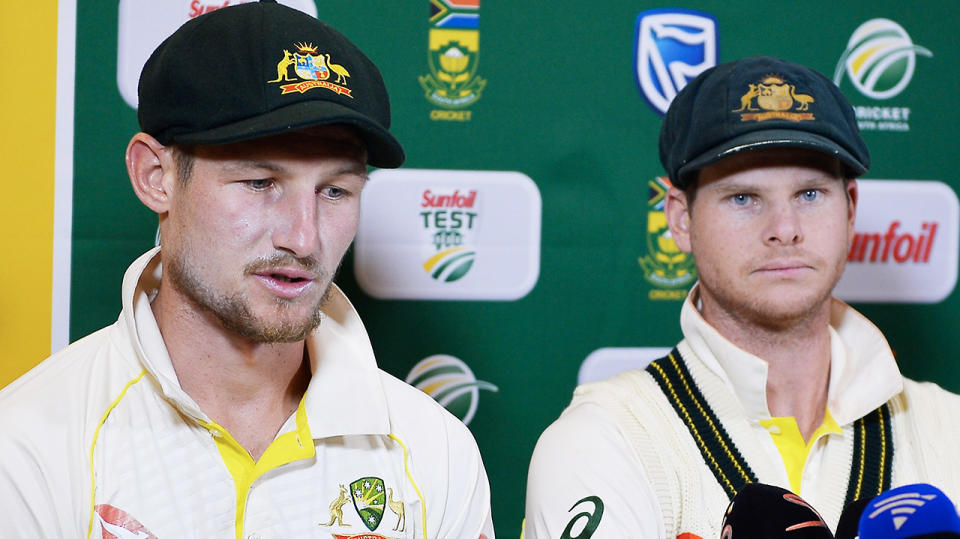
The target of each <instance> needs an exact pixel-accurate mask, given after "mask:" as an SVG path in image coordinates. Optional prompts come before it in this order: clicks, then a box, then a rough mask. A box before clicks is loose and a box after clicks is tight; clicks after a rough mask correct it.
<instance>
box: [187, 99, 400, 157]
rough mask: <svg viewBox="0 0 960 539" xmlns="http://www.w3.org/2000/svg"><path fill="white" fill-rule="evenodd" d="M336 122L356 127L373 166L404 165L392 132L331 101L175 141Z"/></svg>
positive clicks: (234, 138) (236, 138)
mask: <svg viewBox="0 0 960 539" xmlns="http://www.w3.org/2000/svg"><path fill="white" fill-rule="evenodd" d="M333 124H344V125H349V126H353V127H355V128H357V134H358V135H359V136H360V139H361V140H362V141H363V143H364V145H365V146H366V149H367V161H368V162H369V163H370V164H371V165H373V166H375V167H380V168H397V167H399V166H400V165H402V164H403V160H404V153H403V147H402V146H401V145H400V142H399V141H397V139H396V138H394V137H393V135H391V134H390V132H389V131H387V130H386V129H385V128H383V126H381V125H380V124H379V123H378V122H376V121H374V120H372V119H370V118H368V117H367V116H365V115H363V114H360V113H358V112H356V111H354V110H352V109H349V108H347V107H344V106H342V105H339V104H337V103H333V102H330V101H319V100H317V101H301V102H299V103H294V104H292V105H288V106H286V107H281V108H278V109H276V110H272V111H270V112H267V113H264V114H261V115H259V116H254V117H253V118H247V119H245V120H241V121H239V122H234V123H232V124H228V125H222V126H218V127H215V128H213V129H208V130H206V131H198V132H196V133H185V134H182V135H174V136H173V137H172V142H175V143H178V144H185V145H191V146H192V145H207V144H210V145H215V144H229V143H232V142H241V141H244V140H252V139H257V138H261V137H267V136H270V135H279V134H281V133H286V132H290V131H296V130H299V129H305V128H307V127H314V126H319V125H333Z"/></svg>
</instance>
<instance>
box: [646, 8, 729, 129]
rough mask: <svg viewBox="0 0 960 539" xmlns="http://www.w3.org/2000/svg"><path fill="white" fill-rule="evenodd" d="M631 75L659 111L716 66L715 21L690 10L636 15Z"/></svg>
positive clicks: (703, 14) (657, 10) (716, 39)
mask: <svg viewBox="0 0 960 539" xmlns="http://www.w3.org/2000/svg"><path fill="white" fill-rule="evenodd" d="M635 36H636V37H635V41H636V43H635V47H634V66H635V71H634V74H635V76H636V80H637V85H638V86H639V88H640V93H641V94H643V97H644V99H646V100H647V103H648V104H649V105H650V106H651V107H653V109H654V110H655V111H657V112H658V113H660V114H664V113H666V112H667V107H669V106H670V102H671V101H673V98H674V96H676V95H677V92H679V91H680V90H681V89H683V87H684V86H686V85H687V82H689V81H690V80H691V79H693V78H694V77H696V76H697V75H699V74H700V73H702V72H703V71H705V70H707V69H709V68H711V67H713V66H715V65H717V56H718V52H717V49H719V45H718V37H717V20H716V19H715V18H714V17H713V15H710V14H709V13H703V12H700V11H693V10H689V9H651V10H649V11H644V12H642V13H640V14H639V15H637V24H636V34H635Z"/></svg>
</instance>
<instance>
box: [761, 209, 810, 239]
mask: <svg viewBox="0 0 960 539" xmlns="http://www.w3.org/2000/svg"><path fill="white" fill-rule="evenodd" d="M766 227H767V228H766V230H765V231H764V238H765V241H766V242H767V243H771V244H780V245H793V244H795V243H799V242H800V241H802V240H803V230H802V227H801V226H800V216H799V215H798V214H797V208H795V207H793V205H792V204H790V203H787V202H784V203H781V204H775V205H773V206H772V207H770V209H769V215H768V219H767V223H766Z"/></svg>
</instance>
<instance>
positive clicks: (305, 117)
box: [137, 1, 404, 168]
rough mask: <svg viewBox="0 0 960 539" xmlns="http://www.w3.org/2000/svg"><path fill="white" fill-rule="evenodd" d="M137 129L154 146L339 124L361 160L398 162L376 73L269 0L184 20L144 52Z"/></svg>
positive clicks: (349, 47) (348, 48) (347, 48)
mask: <svg viewBox="0 0 960 539" xmlns="http://www.w3.org/2000/svg"><path fill="white" fill-rule="evenodd" d="M139 97H140V105H139V109H138V112H137V116H138V118H139V120H140V128H141V129H142V130H143V131H144V132H145V133H148V134H150V135H152V136H153V137H154V138H156V139H157V140H158V141H160V143H161V144H164V145H168V144H182V145H190V146H192V145H207V144H227V143H231V142H240V141H244V140H251V139H257V138H261V137H266V136H270V135H277V134H281V133H285V132H289V131H296V130H299V129H304V128H307V127H313V126H320V125H331V124H343V125H347V126H351V127H353V128H355V129H356V130H357V133H358V134H359V136H360V138H361V139H362V141H363V142H364V144H365V146H366V149H367V154H368V161H369V162H370V164H371V165H373V166H377V167H383V168H395V167H399V166H400V165H401V164H402V163H403V160H404V153H403V147H401V146H400V143H399V142H398V141H397V139H396V138H394V137H393V135H391V134H390V131H389V128H390V98H389V96H388V95H387V89H386V86H385V85H384V83H383V77H381V75H380V71H379V70H378V69H377V67H376V66H375V65H374V64H373V62H371V61H370V59H369V58H367V57H366V55H364V54H363V52H361V51H360V49H358V48H357V47H356V46H355V45H354V44H353V43H351V42H350V41H349V40H348V39H347V38H346V37H344V36H343V34H341V33H340V32H338V31H337V30H335V29H334V28H332V27H330V26H329V25H327V24H325V23H323V22H321V21H319V20H317V19H315V18H314V17H311V16H310V15H307V14H306V13H303V12H301V11H298V10H295V9H293V8H289V7H287V6H283V5H280V4H277V3H276V2H273V1H261V2H252V3H247V4H240V5H235V6H229V7H225V8H221V9H218V10H216V11H212V12H210V13H207V14H204V15H201V16H199V17H197V18H196V19H193V20H191V21H189V22H187V23H185V24H184V25H183V26H181V27H180V28H179V29H178V30H177V31H176V32H174V33H173V35H171V36H170V37H168V38H167V39H166V40H165V41H164V42H163V43H161V44H160V46H159V47H157V49H156V50H155V51H154V52H153V54H152V55H151V56H150V58H149V59H148V60H147V63H146V64H145V65H144V66H143V71H142V72H141V74H140V86H139Z"/></svg>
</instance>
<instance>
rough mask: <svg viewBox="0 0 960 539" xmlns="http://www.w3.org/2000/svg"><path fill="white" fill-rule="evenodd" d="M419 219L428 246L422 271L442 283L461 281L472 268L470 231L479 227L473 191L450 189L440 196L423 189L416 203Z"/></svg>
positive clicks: (472, 251)
mask: <svg viewBox="0 0 960 539" xmlns="http://www.w3.org/2000/svg"><path fill="white" fill-rule="evenodd" d="M420 217H421V218H422V219H423V221H422V222H423V229H424V231H425V232H426V236H427V238H428V242H429V244H430V245H431V246H432V250H431V251H430V257H429V258H427V260H426V261H425V262H424V263H423V269H424V271H426V272H427V273H428V274H430V277H431V278H433V279H435V280H437V281H442V282H453V281H457V280H459V279H461V278H463V277H464V276H465V275H466V274H467V273H468V272H469V271H470V268H471V267H473V260H474V258H475V257H476V254H477V252H476V249H475V248H474V247H473V245H472V244H473V230H474V229H475V228H476V227H477V226H478V224H479V217H480V213H479V211H478V206H477V190H476V189H470V190H467V189H464V190H463V191H462V192H461V190H460V189H454V190H453V192H446V193H444V192H443V190H440V191H439V192H434V191H433V190H432V189H427V190H425V191H424V192H423V198H422V202H421V203H420Z"/></svg>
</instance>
